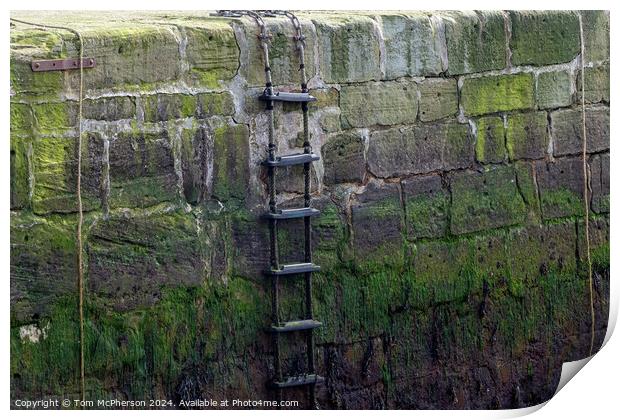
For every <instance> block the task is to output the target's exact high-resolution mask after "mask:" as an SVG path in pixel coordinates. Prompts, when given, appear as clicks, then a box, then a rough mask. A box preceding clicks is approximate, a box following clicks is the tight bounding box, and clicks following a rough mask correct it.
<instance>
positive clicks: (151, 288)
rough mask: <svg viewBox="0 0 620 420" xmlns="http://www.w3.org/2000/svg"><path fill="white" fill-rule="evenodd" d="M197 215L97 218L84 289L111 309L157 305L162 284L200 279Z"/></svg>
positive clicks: (201, 244) (194, 283)
mask: <svg viewBox="0 0 620 420" xmlns="http://www.w3.org/2000/svg"><path fill="white" fill-rule="evenodd" d="M199 232H200V228H199V227H198V225H197V221H196V217H195V216H194V215H192V214H184V213H163V214H149V215H143V216H131V215H128V214H123V215H119V216H114V217H111V218H109V219H101V220H98V221H97V222H96V223H95V224H94V225H93V226H92V228H91V233H90V237H89V240H88V247H87V249H88V261H89V270H88V279H89V282H88V286H89V289H90V292H91V293H94V294H95V295H97V296H98V297H100V298H103V299H104V300H105V301H107V302H109V303H110V304H111V306H113V307H114V309H116V310H123V311H124V310H129V309H134V308H136V307H142V306H150V305H153V304H154V303H156V302H157V301H158V300H159V299H160V298H161V294H162V290H163V289H164V288H165V287H167V286H170V287H171V286H197V285H200V284H201V283H202V282H203V281H204V280H205V266H206V264H205V261H204V258H203V254H204V253H205V250H204V247H205V244H204V241H203V240H202V239H201V238H200V237H199V235H198V233H199Z"/></svg>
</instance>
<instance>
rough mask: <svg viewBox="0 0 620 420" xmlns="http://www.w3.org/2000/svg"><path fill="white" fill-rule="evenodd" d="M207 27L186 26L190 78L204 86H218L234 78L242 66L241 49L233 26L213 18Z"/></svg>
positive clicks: (181, 26)
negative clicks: (240, 65) (240, 64)
mask: <svg viewBox="0 0 620 420" xmlns="http://www.w3.org/2000/svg"><path fill="white" fill-rule="evenodd" d="M207 25H208V27H200V26H191V27H190V26H183V25H179V28H180V29H181V30H182V31H183V32H184V33H185V36H186V37H187V44H186V50H185V51H186V54H187V61H188V63H189V73H190V78H191V79H192V80H194V81H195V82H196V83H198V84H199V85H202V86H206V87H210V88H215V87H218V86H219V85H220V83H221V81H225V80H230V79H232V78H233V77H234V76H235V74H236V73H237V69H239V63H240V61H239V60H240V58H239V56H240V53H239V46H238V45H237V40H236V39H235V33H234V31H233V28H232V27H231V26H230V25H229V24H228V23H226V22H222V21H218V20H217V19H210V20H209V21H208V24H207Z"/></svg>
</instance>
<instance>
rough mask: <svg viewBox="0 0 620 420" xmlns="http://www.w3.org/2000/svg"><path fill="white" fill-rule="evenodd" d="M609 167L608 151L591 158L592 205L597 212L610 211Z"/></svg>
mask: <svg viewBox="0 0 620 420" xmlns="http://www.w3.org/2000/svg"><path fill="white" fill-rule="evenodd" d="M609 167H610V161H609V154H607V153H606V154H601V155H594V156H592V157H591V158H590V188H591V189H592V201H591V206H592V210H593V211H594V212H596V213H609V205H610V198H609V191H610V185H609V180H610V179H609Z"/></svg>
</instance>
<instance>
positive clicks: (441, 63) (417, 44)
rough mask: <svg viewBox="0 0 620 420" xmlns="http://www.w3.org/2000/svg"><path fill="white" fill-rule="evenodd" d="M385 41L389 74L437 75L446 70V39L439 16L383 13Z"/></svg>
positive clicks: (386, 72) (386, 68)
mask: <svg viewBox="0 0 620 420" xmlns="http://www.w3.org/2000/svg"><path fill="white" fill-rule="evenodd" d="M377 19H378V21H379V22H380V24H381V29H382V33H383V40H384V42H385V55H386V58H385V63H386V64H385V75H386V77H387V78H388V79H396V78H399V77H403V76H436V75H438V74H440V73H441V72H443V71H444V70H446V68H445V67H446V65H447V63H446V62H445V61H446V60H445V59H444V58H443V57H444V56H445V54H446V52H445V51H446V45H445V38H444V37H443V36H442V31H441V29H440V28H441V26H440V20H439V18H438V17H435V16H431V17H429V16H428V15H426V14H422V13H419V14H414V13H407V14H404V15H403V14H400V13H398V14H397V13H393V14H389V13H382V14H381V15H380V16H378V17H377Z"/></svg>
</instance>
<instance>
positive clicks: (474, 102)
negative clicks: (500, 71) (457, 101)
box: [461, 73, 534, 115]
mask: <svg viewBox="0 0 620 420" xmlns="http://www.w3.org/2000/svg"><path fill="white" fill-rule="evenodd" d="M461 103H462V105H463V110H464V111H465V114H467V115H482V114H490V113H493V112H501V111H511V110H514V109H528V108H533V107H534V77H533V75H532V74H530V73H519V74H507V75H502V76H485V77H475V78H466V79H464V80H463V86H462V88H461Z"/></svg>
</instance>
